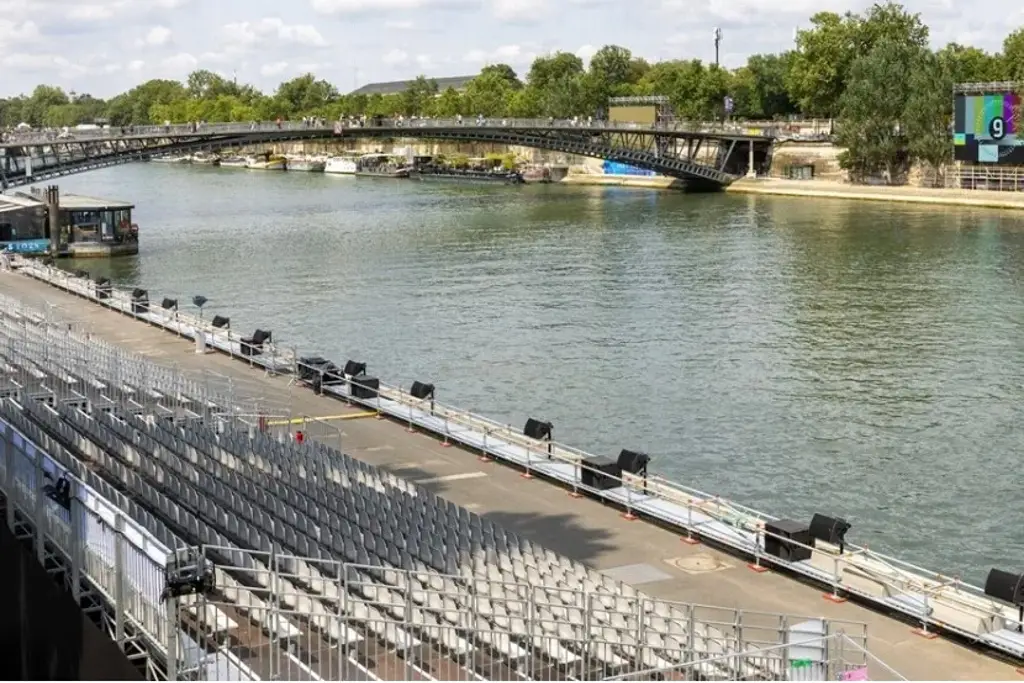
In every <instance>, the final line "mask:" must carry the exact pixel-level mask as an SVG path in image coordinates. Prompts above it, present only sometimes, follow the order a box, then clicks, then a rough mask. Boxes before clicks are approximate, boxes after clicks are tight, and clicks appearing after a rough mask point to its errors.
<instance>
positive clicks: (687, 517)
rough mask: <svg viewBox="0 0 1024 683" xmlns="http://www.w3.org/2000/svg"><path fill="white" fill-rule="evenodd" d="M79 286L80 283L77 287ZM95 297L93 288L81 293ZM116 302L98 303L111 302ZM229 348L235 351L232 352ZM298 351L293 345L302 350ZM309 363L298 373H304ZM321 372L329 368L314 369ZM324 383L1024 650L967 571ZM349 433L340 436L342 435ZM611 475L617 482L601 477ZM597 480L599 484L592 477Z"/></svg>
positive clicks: (874, 598) (574, 487) (751, 553)
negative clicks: (840, 539) (805, 528)
mask: <svg viewBox="0 0 1024 683" xmlns="http://www.w3.org/2000/svg"><path fill="white" fill-rule="evenodd" d="M19 265H20V266H21V267H22V268H23V269H24V270H25V271H26V272H28V273H31V274H32V275H33V276H34V277H37V278H39V279H41V280H44V281H46V282H51V283H54V284H57V285H58V286H61V287H64V288H67V278H66V276H65V275H63V274H57V273H56V269H55V268H52V267H48V266H43V265H41V264H38V263H34V262H27V261H19ZM70 291H74V290H73V289H72V290H70ZM82 295H83V296H87V297H88V298H91V299H93V300H96V299H95V297H94V296H90V295H89V294H88V293H85V294H82ZM108 301H109V300H105V301H99V303H103V304H107V305H109V303H108ZM226 352H229V351H226ZM295 356H297V353H294V352H293V357H295ZM299 366H300V363H299V362H298V361H297V362H296V364H295V367H294V368H293V370H292V372H294V373H295V376H296V378H298V377H299V376H300V375H299V370H300V367H299ZM307 370H312V371H313V372H314V373H317V372H320V370H318V369H316V368H313V369H307ZM324 379H325V378H324V377H323V376H322V375H321V377H320V380H321V381H320V382H319V383H317V385H318V386H319V390H320V391H321V392H322V393H325V394H331V395H334V396H336V397H338V398H342V399H344V400H347V401H350V402H353V403H357V404H359V405H361V406H363V407H365V408H368V409H370V410H374V411H376V412H378V413H379V414H381V415H387V416H390V417H391V418H393V419H395V420H398V421H401V422H404V423H406V424H407V426H408V427H410V428H415V429H420V430H423V431H428V432H431V433H434V434H437V435H438V438H440V439H442V440H443V441H444V442H445V443H458V444H461V445H463V446H466V447H468V448H470V449H471V450H475V451H478V452H479V453H480V454H481V456H482V457H487V458H492V459H497V460H501V461H505V462H508V463H510V464H512V465H514V466H516V467H519V468H521V469H522V470H523V472H524V475H525V476H537V475H539V476H544V477H545V478H548V479H550V480H553V481H555V482H557V483H559V484H561V485H563V486H565V487H566V488H568V489H569V490H570V492H571V493H572V494H574V495H580V494H581V493H587V494H590V495H592V496H594V497H597V498H600V499H603V500H606V501H608V502H612V503H614V504H616V505H619V506H621V507H622V508H623V509H624V510H625V513H626V515H627V516H630V517H636V516H646V517H649V518H652V519H656V520H658V521H660V522H663V523H667V524H669V525H671V526H673V527H675V528H678V529H679V530H680V532H681V533H682V534H683V535H684V536H685V537H687V538H694V539H699V538H701V537H706V538H710V539H713V540H714V541H716V542H718V543H720V544H723V545H725V546H727V547H729V548H732V549H733V550H734V551H735V552H738V553H741V554H743V555H746V556H747V557H749V558H750V559H751V561H752V564H754V565H755V566H761V565H768V566H777V567H784V568H786V569H789V570H791V571H793V572H795V573H798V574H800V575H801V576H803V577H805V578H808V579H811V580H813V581H815V582H817V583H819V584H820V585H823V586H825V587H827V588H828V590H829V591H830V592H831V593H832V594H833V595H834V596H835V597H836V598H837V599H842V597H843V596H856V597H859V598H861V599H863V600H865V601H866V602H868V603H871V604H874V605H876V606H878V607H880V608H883V609H886V610H892V611H896V612H899V613H902V614H904V615H906V616H908V617H911V618H913V619H914V620H916V621H918V623H920V625H921V628H922V629H924V630H925V631H926V632H927V631H928V629H929V628H931V629H934V628H936V627H938V628H942V629H945V630H948V631H951V632H954V633H957V634H960V635H962V636H965V637H967V638H969V639H971V640H974V641H977V642H980V643H983V644H984V645H986V646H987V647H991V648H994V649H997V650H1000V651H1002V652H1006V653H1008V654H1011V655H1013V656H1016V657H1020V656H1021V653H1020V652H1019V651H1018V650H1016V649H1015V647H1014V645H1013V640H1012V638H1010V639H1006V638H1002V637H1001V636H1000V632H1001V631H1003V632H1006V631H1009V630H1016V629H1017V628H1018V627H1019V626H1021V621H1020V619H1019V616H1018V614H1017V611H1016V610H1015V609H1013V608H1012V607H1010V606H1009V605H1007V604H1003V603H1001V602H999V601H997V600H995V599H993V598H991V597H989V596H987V595H985V593H984V591H983V590H982V588H980V587H978V586H974V585H971V584H969V583H966V582H964V581H962V580H961V579H960V578H959V577H955V576H948V575H944V574H941V573H937V572H933V571H930V570H928V569H925V568H923V567H920V566H917V565H914V564H911V563H908V562H904V561H902V560H899V559H897V558H894V557H891V556H887V555H884V554H882V553H878V552H875V551H872V550H870V549H869V548H867V547H864V546H858V545H856V544H852V543H847V544H845V546H844V547H842V548H840V547H837V546H834V545H831V544H829V543H825V542H821V541H818V542H816V543H814V544H812V545H807V544H803V543H800V542H798V541H794V540H793V539H790V538H788V537H783V536H780V535H778V534H776V533H773V532H771V531H770V530H769V529H768V528H767V527H769V526H770V525H771V523H772V522H775V521H777V520H778V518H777V517H775V516H772V515H769V514H767V513H764V512H761V511H758V510H756V509H754V508H751V507H748V506H745V505H742V504H739V503H736V502H733V501H729V500H725V499H723V498H721V497H720V496H716V495H714V494H710V493H706V492H704V491H700V490H698V489H695V488H692V487H688V486H685V485H682V484H680V483H677V482H673V481H670V480H668V479H666V478H664V477H661V476H659V475H657V474H651V475H646V476H640V475H634V474H629V473H625V474H623V475H622V476H615V475H612V474H609V473H606V472H599V471H596V470H593V469H591V468H589V467H588V466H587V465H586V464H585V463H584V460H586V459H589V458H591V457H592V456H591V455H590V454H588V453H585V452H584V451H581V450H579V449H576V448H573V447H571V446H568V445H565V444H561V443H558V442H553V441H540V440H536V439H531V438H529V437H527V436H525V435H524V434H523V433H522V432H521V431H520V430H518V429H516V428H514V427H512V426H511V425H507V424H501V423H499V422H497V421H495V420H491V419H489V418H487V417H484V416H481V415H476V414H474V413H471V412H468V411H465V410H462V409H459V408H456V407H454V406H450V405H447V404H445V403H443V402H440V401H437V400H435V399H429V400H428V399H416V398H413V397H412V396H411V395H410V394H409V393H408V392H407V391H406V390H404V389H402V388H400V387H396V386H392V385H389V384H387V383H385V382H381V383H380V385H379V387H374V388H373V390H372V391H371V392H370V394H369V396H370V397H369V398H362V399H361V398H356V397H355V396H354V395H353V393H352V387H353V384H354V383H353V381H352V379H351V378H345V379H343V380H341V381H340V382H336V383H329V382H326V381H323V380H324ZM338 438H339V439H340V437H338ZM601 480H611V481H612V484H611V486H607V485H605V486H595V485H594V484H593V482H595V481H601ZM587 482H591V483H587ZM767 539H774V540H775V541H777V542H778V543H779V544H781V545H782V546H783V547H788V548H791V549H792V551H793V552H794V553H801V552H802V553H803V554H804V555H805V556H806V557H807V558H808V559H804V560H800V561H790V560H787V559H784V558H782V557H780V556H778V555H777V554H770V553H768V552H767V551H766V540H767Z"/></svg>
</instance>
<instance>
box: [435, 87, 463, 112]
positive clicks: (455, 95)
mask: <svg viewBox="0 0 1024 683" xmlns="http://www.w3.org/2000/svg"><path fill="white" fill-rule="evenodd" d="M427 113H428V114H430V115H431V116H437V117H440V118H447V119H450V118H454V117H455V116H458V115H459V114H465V113H466V112H464V111H463V103H462V95H460V94H459V92H458V91H457V90H456V89H455V88H447V89H445V91H444V92H443V93H441V95H440V96H439V97H437V98H436V99H435V100H434V101H433V102H432V103H431V106H430V109H428V111H427Z"/></svg>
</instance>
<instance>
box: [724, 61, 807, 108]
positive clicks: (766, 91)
mask: <svg viewBox="0 0 1024 683" xmlns="http://www.w3.org/2000/svg"><path fill="white" fill-rule="evenodd" d="M792 58H793V53H792V52H783V53H782V54H779V55H751V56H750V58H749V59H748V60H747V65H746V67H744V69H745V70H746V72H747V75H746V78H745V79H739V78H737V81H738V83H737V84H738V85H739V84H745V87H746V88H747V106H748V107H749V108H748V109H747V110H746V111H744V110H742V109H741V108H740V106H739V105H740V104H741V102H739V101H738V102H737V103H736V104H737V113H739V112H741V111H744V113H745V115H746V116H749V117H750V118H761V119H773V118H776V117H778V116H788V115H790V114H795V113H796V112H797V107H796V104H795V103H794V102H793V101H792V100H791V99H790V97H789V92H788V91H787V90H786V74H787V73H788V71H789V64H790V61H791V60H792ZM734 99H737V100H739V99H740V98H739V97H736V95H734Z"/></svg>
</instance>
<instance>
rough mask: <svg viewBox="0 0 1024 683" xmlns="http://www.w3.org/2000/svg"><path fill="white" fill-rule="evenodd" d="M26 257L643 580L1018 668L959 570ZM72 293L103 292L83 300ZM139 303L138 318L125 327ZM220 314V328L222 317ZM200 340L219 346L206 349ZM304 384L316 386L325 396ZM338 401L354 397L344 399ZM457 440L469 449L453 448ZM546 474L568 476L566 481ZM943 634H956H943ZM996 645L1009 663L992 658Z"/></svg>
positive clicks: (492, 509) (894, 648)
mask: <svg viewBox="0 0 1024 683" xmlns="http://www.w3.org/2000/svg"><path fill="white" fill-rule="evenodd" d="M18 265H19V266H20V268H19V270H20V271H21V272H22V273H23V274H25V275H28V276H30V277H31V278H33V279H34V280H36V281H37V282H32V280H29V279H28V278H22V277H18V276H16V275H9V276H6V277H4V278H0V290H2V291H4V292H5V293H7V294H9V295H11V296H14V297H17V298H20V299H22V300H25V301H26V303H33V302H36V303H37V302H39V301H41V300H46V301H48V302H51V303H53V304H55V305H56V307H57V309H58V310H59V309H63V310H66V311H68V312H69V315H68V317H74V318H76V319H79V320H85V321H87V323H88V326H89V329H90V330H92V333H93V334H95V335H96V336H98V337H99V338H102V339H105V340H107V341H109V342H111V343H115V344H119V345H122V346H125V347H127V348H130V349H131V350H133V351H136V352H140V353H143V354H145V355H149V356H151V357H154V358H160V359H163V360H166V359H167V358H168V357H173V358H174V360H175V362H177V363H178V364H179V365H180V366H182V367H183V368H186V369H191V370H193V371H201V370H216V371H217V372H218V373H221V374H225V375H227V376H229V377H232V378H233V379H234V380H236V382H237V386H238V387H239V391H247V392H249V393H250V395H252V396H268V395H275V394H276V395H279V396H288V397H289V399H290V402H291V404H292V406H293V408H294V411H295V413H294V414H295V415H305V416H318V415H319V416H331V417H336V416H338V414H339V413H340V414H342V415H348V414H351V415H355V414H358V413H367V412H371V413H373V414H374V415H376V416H379V417H381V418H388V419H381V420H375V419H353V420H346V421H344V422H339V423H338V424H339V430H340V431H339V433H338V434H339V438H340V439H342V440H343V442H344V446H345V451H346V452H348V453H350V454H351V455H353V456H354V457H357V458H359V459H361V460H364V461H366V462H369V463H370V464H373V465H377V466H379V467H382V468H384V469H386V470H389V471H391V472H393V473H395V474H397V475H398V476H400V477H403V478H406V479H411V480H414V481H417V482H418V483H420V484H422V485H424V486H427V487H428V488H430V489H431V490H433V491H434V492H436V493H437V494H438V495H441V496H443V497H445V498H447V499H449V500H451V501H452V502H454V503H457V504H459V505H462V506H465V507H468V508H469V509H471V510H474V511H476V512H478V513H479V514H482V515H486V516H488V517H489V518H491V519H493V520H494V521H495V522H498V523H500V524H502V525H504V526H506V527H508V528H511V529H515V530H516V531H517V532H519V533H522V534H525V535H527V536H529V537H531V538H532V539H533V540H534V541H535V542H538V543H541V544H543V545H545V546H547V547H550V548H552V549H554V550H557V551H559V552H561V553H563V554H565V555H567V556H569V557H571V558H573V559H576V560H579V561H581V562H584V563H586V564H587V565H589V566H591V567H594V568H596V569H598V570H600V571H602V572H604V573H605V574H608V575H613V576H618V577H619V578H622V580H624V581H626V582H627V583H631V584H633V585H637V586H640V585H642V590H643V591H644V592H645V593H647V594H649V595H651V596H653V597H657V598H661V599H666V600H686V601H691V602H701V603H714V604H721V605H727V606H734V607H738V608H742V609H751V610H763V611H772V612H784V613H786V612H788V613H793V612H796V613H808V614H812V613H813V614H820V615H822V616H823V617H825V618H829V619H838V620H844V619H845V620H851V621H863V622H865V623H867V624H868V625H869V628H870V634H871V640H872V643H871V645H872V651H873V652H874V653H875V654H876V655H878V656H879V657H881V658H882V659H884V660H885V661H886V662H887V663H889V664H890V665H891V666H893V667H894V668H895V669H896V670H897V671H899V672H900V673H902V674H903V675H905V676H907V677H909V678H925V679H948V678H951V677H958V676H959V677H963V678H968V679H978V678H981V679H1011V678H1016V677H1018V674H1017V672H1016V667H1017V666H1020V664H1021V662H1020V660H1021V658H1022V656H1024V637H1022V636H1021V635H1020V634H1019V633H1018V632H1017V626H1018V625H1019V621H1018V615H1017V610H1016V609H1015V608H1013V607H1011V606H1010V605H1008V604H1004V603H1001V602H999V601H997V600H994V599H992V598H990V597H988V596H986V595H985V594H984V592H983V591H982V590H981V589H980V588H978V587H976V586H972V585H969V584H965V583H963V582H961V581H959V580H958V579H956V578H955V577H947V576H943V575H940V574H936V573H934V572H930V571H928V570H926V569H923V568H920V567H915V566H913V565H910V564H907V563H904V562H902V561H899V560H897V559H895V558H891V557H886V556H884V555H881V554H878V553H874V552H872V551H870V550H868V549H867V548H863V547H860V546H856V545H853V544H846V545H845V547H844V548H843V549H842V550H840V549H839V547H836V546H834V545H832V544H828V543H821V542H818V543H817V544H816V545H815V546H814V547H810V546H804V545H803V544H801V543H796V542H792V541H790V544H791V545H794V546H797V547H801V548H803V549H804V550H805V551H807V552H809V554H810V557H809V558H808V559H802V560H798V561H788V560H785V559H782V558H780V557H778V556H776V555H774V554H771V553H769V552H767V551H766V547H767V545H769V544H766V539H772V538H777V535H776V534H773V533H772V532H771V531H769V529H771V528H775V527H778V526H780V524H781V522H782V521H781V520H778V519H776V518H773V517H771V516H769V515H766V514H764V513H761V512H758V511H756V510H754V509H752V508H748V507H745V506H742V505H739V504H736V503H732V502H729V501H726V500H723V499H721V498H718V497H716V496H714V495H711V494H707V493H704V492H701V491H698V490H696V489H692V488H689V487H686V486H683V485H680V484H677V483H673V482H670V481H668V480H665V479H663V478H660V477H658V476H656V475H652V476H648V477H646V478H644V477H642V476H639V475H625V476H623V477H621V478H619V479H618V481H617V482H616V484H617V485H616V486H613V487H610V488H603V487H595V486H593V485H591V484H590V483H587V482H592V481H593V480H592V479H591V478H590V477H589V476H585V474H586V468H585V466H584V464H583V461H584V460H590V459H591V458H592V457H593V456H591V455H589V454H586V453H583V452H581V451H578V450H576V449H573V448H571V447H569V446H566V445H562V444H557V443H549V442H546V441H541V440H537V439H530V438H528V437H526V436H525V435H524V434H523V433H522V432H521V431H520V430H517V429H515V428H512V427H510V426H508V425H501V424H498V423H496V422H494V421H492V420H489V419H487V418H485V417H482V416H479V415H474V414H471V413H468V412H466V411H462V410H459V409H457V408H454V407H452V406H447V405H444V404H442V403H440V402H437V401H433V400H431V399H427V398H414V397H413V396H412V395H411V394H410V392H409V391H407V390H403V389H400V388H397V387H391V386H388V385H387V384H386V383H383V382H380V380H379V379H376V378H368V377H365V376H363V375H361V376H360V377H362V379H359V380H357V381H353V378H352V377H349V376H344V373H341V376H340V377H339V376H338V373H337V372H334V371H329V372H327V373H324V374H321V375H319V377H318V376H317V374H316V373H315V372H314V373H312V374H311V373H310V369H315V367H318V366H317V365H316V364H315V363H306V364H305V366H304V364H303V361H302V356H300V354H299V353H298V352H297V350H296V349H294V348H291V349H290V348H288V347H286V346H285V345H283V344H281V343H280V342H279V341H277V340H275V341H273V342H270V341H266V340H265V341H263V342H262V343H261V344H259V353H255V354H254V353H252V352H251V351H252V349H251V346H252V344H251V342H252V340H253V338H252V337H243V336H242V335H240V334H238V333H237V332H234V331H232V330H231V329H230V322H229V321H227V319H225V318H220V316H218V317H215V318H211V319H208V320H200V319H199V318H197V317H195V316H191V315H188V314H185V313H182V312H180V311H178V310H176V306H170V305H168V306H166V307H165V306H163V305H161V304H163V303H166V304H170V303H172V302H171V300H165V301H164V302H161V303H156V302H154V301H151V300H149V297H148V293H145V292H144V291H143V290H136V291H135V292H125V291H120V290H117V289H115V288H113V287H110V284H109V283H108V282H107V283H102V282H101V283H97V282H94V281H91V280H88V279H85V278H81V277H75V276H74V275H72V274H69V273H66V272H65V271H62V270H60V269H57V268H54V267H52V266H45V265H42V264H40V263H37V262H31V261H19V262H18ZM54 288H57V289H59V290H63V292H64V293H61V292H58V291H55V289H54ZM141 294H146V299H145V301H143V299H142V297H141V296H140V295H141ZM70 295H74V296H70ZM74 297H81V298H85V299H88V300H90V301H92V302H95V303H96V304H99V306H97V307H95V308H91V309H90V308H86V309H83V308H82V306H81V303H80V301H81V299H80V298H78V299H76V298H74ZM143 303H144V304H145V305H143ZM100 306H102V307H103V308H100ZM104 308H105V309H107V310H104ZM71 311H73V313H70V312H71ZM125 316H129V317H132V318H134V319H136V320H138V323H139V324H128V325H126V324H125V322H124V317H125ZM217 318H220V321H219V322H220V323H221V326H219V327H215V326H214V324H213V323H214V322H217ZM144 325H149V327H150V329H148V330H147V329H146V328H145V326H144ZM196 338H199V339H202V340H203V343H204V344H205V345H206V346H207V347H209V348H211V349H216V350H218V351H220V352H221V353H220V354H195V353H193V352H192V350H193V349H194V348H195V345H196V342H195V340H196ZM247 340H248V341H247ZM238 360H241V361H244V363H245V364H244V365H243V364H242V363H239V362H236V361H238ZM245 365H248V366H250V368H252V369H250V368H246V367H245ZM253 370H256V371H255V372H254V371H253ZM318 379H319V381H317V380H318ZM371 379H372V380H373V381H369V380H371ZM296 384H311V385H313V386H314V387H315V388H317V389H319V391H320V394H321V395H318V394H317V393H315V392H314V391H311V390H306V389H301V388H298V387H297V386H296ZM339 401H340V402H342V403H343V404H344V403H347V404H350V405H351V406H352V407H351V408H350V409H348V410H345V409H343V410H341V411H339ZM291 417H292V416H289V422H291V421H292V419H291ZM396 423H397V424H396ZM402 427H404V428H405V429H402ZM452 445H454V446H457V448H446V446H452ZM549 447H550V450H549ZM497 463H502V464H506V465H509V467H498V466H497ZM603 476H605V477H607V476H609V475H607V474H604V475H603ZM532 479H545V480H547V481H549V482H550V483H552V484H556V485H558V486H560V487H561V488H562V490H563V491H564V495H562V496H559V495H555V492H556V491H557V490H558V489H557V488H553V487H551V486H549V485H547V484H544V483H542V482H540V481H531V480H532ZM835 512H841V511H835ZM637 520H646V521H647V522H651V523H649V524H648V523H644V522H643V521H637ZM765 568H770V569H773V570H776V571H767V572H766V571H764V569H765ZM794 578H795V579H798V580H796V581H794V580H793V579H794ZM869 608H870V609H869ZM880 613H882V614H880ZM883 614H887V615H891V616H895V617H896V619H893V618H890V617H889V616H883ZM938 633H942V634H944V635H948V636H954V639H947V638H937V639H936V638H934V636H935V635H936V634H938ZM954 640H958V641H960V643H962V642H969V643H972V644H973V645H974V646H975V648H974V649H967V648H965V647H963V646H962V645H961V644H960V643H958V642H954ZM992 654H995V655H998V656H1000V657H1003V658H1005V660H1006V661H999V660H998V659H997V658H995V657H992V656H987V655H992Z"/></svg>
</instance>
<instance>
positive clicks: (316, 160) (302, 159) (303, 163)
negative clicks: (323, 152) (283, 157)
mask: <svg viewBox="0 0 1024 683" xmlns="http://www.w3.org/2000/svg"><path fill="white" fill-rule="evenodd" d="M287 159H288V170H289V171H310V172H312V173H323V171H324V169H325V168H326V167H327V160H326V159H323V158H321V157H309V156H300V155H294V156H288V157H287Z"/></svg>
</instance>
